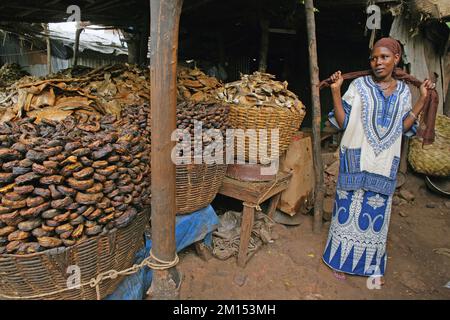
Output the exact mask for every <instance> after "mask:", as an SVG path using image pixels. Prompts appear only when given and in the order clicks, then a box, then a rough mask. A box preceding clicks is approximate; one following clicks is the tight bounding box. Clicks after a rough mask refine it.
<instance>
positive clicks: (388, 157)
mask: <svg viewBox="0 0 450 320" xmlns="http://www.w3.org/2000/svg"><path fill="white" fill-rule="evenodd" d="M342 101H343V106H344V111H345V120H344V124H343V128H340V129H344V130H345V132H344V135H343V137H342V142H341V146H340V154H339V155H340V157H339V159H340V164H339V176H338V181H337V186H336V197H335V202H334V209H333V215H332V220H331V225H330V231H329V234H328V240H327V243H326V246H325V251H324V254H323V261H324V262H325V263H326V264H327V265H328V266H329V267H331V268H332V269H334V270H336V271H339V272H345V273H348V274H355V275H361V276H371V275H383V274H384V272H385V269H386V260H387V255H386V240H387V234H388V228H389V221H390V215H391V204H392V194H393V193H394V191H395V185H396V177H397V171H398V166H399V163H400V150H401V140H402V133H403V120H404V119H405V118H406V117H407V116H408V114H409V112H410V111H411V108H412V104H411V93H410V91H409V88H408V86H407V85H406V84H405V83H404V82H402V81H397V88H396V90H395V91H394V92H393V93H392V94H391V95H390V96H389V97H385V96H384V93H383V92H382V90H381V89H379V88H378V86H377V85H376V84H375V82H374V81H373V80H372V78H371V76H365V77H360V78H357V79H355V80H354V81H353V82H352V83H351V84H350V86H349V89H348V90H347V92H346V93H345V94H344V96H343V97H342ZM329 119H330V122H331V123H332V124H333V125H334V126H336V127H338V124H337V122H336V119H335V118H334V112H330V114H329ZM416 125H417V124H415V125H414V126H413V127H412V128H411V129H410V131H408V133H407V135H413V134H415V130H416ZM338 128H339V127H338Z"/></svg>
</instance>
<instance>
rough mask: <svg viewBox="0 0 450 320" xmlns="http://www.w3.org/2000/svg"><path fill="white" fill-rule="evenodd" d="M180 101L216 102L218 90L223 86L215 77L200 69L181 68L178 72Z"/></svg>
mask: <svg viewBox="0 0 450 320" xmlns="http://www.w3.org/2000/svg"><path fill="white" fill-rule="evenodd" d="M177 86H178V99H184V100H190V101H194V102H206V101H212V100H216V98H215V96H216V90H218V89H219V88H222V87H223V85H222V84H221V83H220V82H219V80H217V79H216V78H214V77H209V76H207V75H206V74H204V73H203V72H202V71H200V70H199V69H187V68H180V69H179V70H178V82H177Z"/></svg>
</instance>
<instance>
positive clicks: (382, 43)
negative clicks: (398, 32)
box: [373, 38, 402, 57]
mask: <svg viewBox="0 0 450 320" xmlns="http://www.w3.org/2000/svg"><path fill="white" fill-rule="evenodd" d="M380 47H383V48H387V49H389V50H390V51H391V52H392V53H393V54H398V55H400V57H401V56H402V46H401V45H400V43H399V42H398V41H397V40H395V39H393V38H381V39H380V40H378V41H377V42H375V44H374V45H373V50H374V49H375V48H380Z"/></svg>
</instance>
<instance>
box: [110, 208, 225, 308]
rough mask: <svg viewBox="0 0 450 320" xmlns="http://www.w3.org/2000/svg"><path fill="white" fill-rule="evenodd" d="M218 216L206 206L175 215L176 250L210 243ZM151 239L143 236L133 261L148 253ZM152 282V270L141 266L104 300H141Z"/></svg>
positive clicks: (217, 223)
mask: <svg viewBox="0 0 450 320" xmlns="http://www.w3.org/2000/svg"><path fill="white" fill-rule="evenodd" d="M218 225H219V218H218V217H217V215H216V212H215V211H214V209H213V208H212V207H211V205H209V206H208V207H206V208H204V209H201V210H199V211H196V212H193V213H191V214H188V215H181V216H177V218H176V224H175V239H176V247H177V252H179V251H181V250H183V249H184V248H186V247H188V246H190V245H191V244H193V243H195V242H197V241H200V240H204V242H205V244H206V245H208V246H211V245H212V232H213V231H214V230H215V229H217V227H218ZM151 247H152V240H151V239H150V238H148V237H146V238H145V247H143V248H142V249H141V250H139V251H138V252H137V254H136V258H135V261H134V263H140V262H141V261H142V260H143V259H145V258H147V257H148V256H149V254H150V249H151ZM151 282H152V270H151V269H149V268H143V269H141V270H140V271H139V272H137V273H135V274H132V275H130V276H127V277H126V278H125V279H124V280H123V281H122V282H121V283H120V284H119V286H118V287H117V288H116V291H114V293H112V294H111V295H109V296H107V297H106V298H105V300H141V299H143V298H144V297H145V295H146V292H147V290H148V288H149V287H150V284H151Z"/></svg>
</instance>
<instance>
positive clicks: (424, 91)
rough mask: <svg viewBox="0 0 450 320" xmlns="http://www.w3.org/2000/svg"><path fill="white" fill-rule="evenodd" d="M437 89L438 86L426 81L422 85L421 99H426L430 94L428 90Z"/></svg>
mask: <svg viewBox="0 0 450 320" xmlns="http://www.w3.org/2000/svg"><path fill="white" fill-rule="evenodd" d="M435 88H436V84H435V83H433V82H432V81H431V80H428V79H426V80H425V81H424V82H422V84H421V85H420V88H419V89H420V95H421V97H423V98H425V97H426V96H427V94H428V90H433V89H435Z"/></svg>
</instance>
